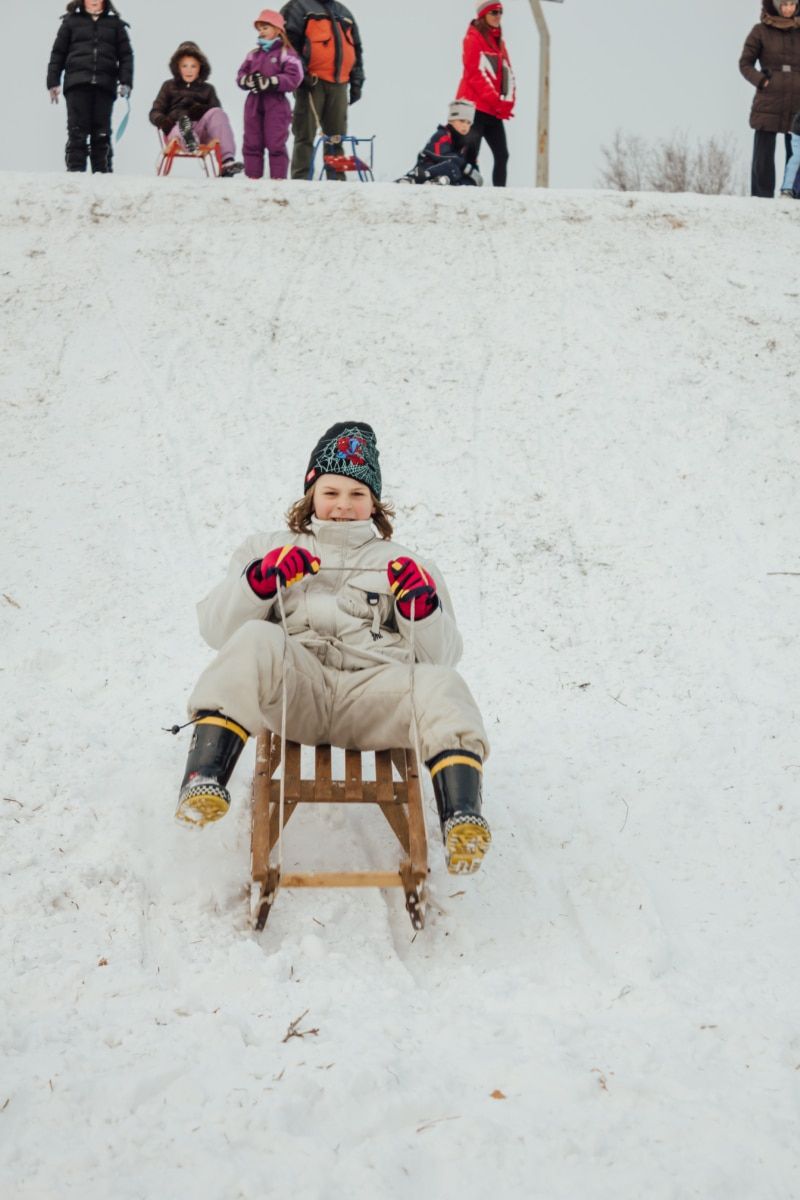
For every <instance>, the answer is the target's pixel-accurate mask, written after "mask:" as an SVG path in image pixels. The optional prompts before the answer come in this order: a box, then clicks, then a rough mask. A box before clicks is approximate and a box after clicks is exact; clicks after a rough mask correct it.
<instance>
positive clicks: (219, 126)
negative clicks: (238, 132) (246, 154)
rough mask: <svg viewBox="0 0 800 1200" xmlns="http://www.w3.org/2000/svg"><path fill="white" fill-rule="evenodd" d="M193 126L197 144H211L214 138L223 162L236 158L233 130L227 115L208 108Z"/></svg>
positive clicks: (222, 111)
mask: <svg viewBox="0 0 800 1200" xmlns="http://www.w3.org/2000/svg"><path fill="white" fill-rule="evenodd" d="M193 124H194V131H195V133H196V134H197V140H198V142H212V141H213V140H214V138H216V139H217V141H218V142H219V148H220V150H221V152H222V161H223V162H226V161H227V160H228V159H232V158H235V157H236V142H235V140H234V136H233V130H232V129H231V123H230V121H229V120H228V114H227V113H226V112H225V111H224V110H223V109H221V108H210V109H209V110H208V112H206V113H203V115H202V117H201V118H200V120H199V121H195V122H194V123H193Z"/></svg>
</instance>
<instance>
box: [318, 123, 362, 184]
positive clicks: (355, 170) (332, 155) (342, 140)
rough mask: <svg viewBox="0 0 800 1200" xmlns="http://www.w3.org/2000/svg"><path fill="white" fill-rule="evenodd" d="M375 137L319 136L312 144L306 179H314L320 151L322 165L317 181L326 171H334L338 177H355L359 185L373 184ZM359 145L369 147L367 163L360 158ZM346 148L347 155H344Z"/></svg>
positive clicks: (348, 135)
mask: <svg viewBox="0 0 800 1200" xmlns="http://www.w3.org/2000/svg"><path fill="white" fill-rule="evenodd" d="M375 137H376V135H375V134H373V135H372V137H368V138H358V137H352V136H351V135H350V134H342V135H341V136H337V137H326V136H325V134H320V136H319V137H318V138H317V140H316V141H315V142H314V153H313V154H312V156H311V166H310V168H309V172H308V178H309V179H313V178H314V173H315V171H316V169H317V154H318V152H319V150H320V149H321V150H322V165H321V167H320V170H319V175H318V176H317V178H318V179H323V178H324V177H325V173H326V171H336V172H337V174H340V175H347V174H354V175H357V176H358V180H359V183H373V182H374V180H375V176H374V173H373V171H374V167H375ZM361 145H367V146H369V161H367V159H365V158H361V157H360V155H359V152H358V147H359V146H361ZM348 148H349V150H350V153H349V154H348V153H346V150H347V149H348Z"/></svg>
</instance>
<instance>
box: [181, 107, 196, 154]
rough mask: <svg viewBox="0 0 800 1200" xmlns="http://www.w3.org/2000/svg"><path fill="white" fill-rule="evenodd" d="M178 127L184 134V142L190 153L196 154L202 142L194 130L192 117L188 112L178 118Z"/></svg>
mask: <svg viewBox="0 0 800 1200" xmlns="http://www.w3.org/2000/svg"><path fill="white" fill-rule="evenodd" d="M178 128H179V129H180V131H181V133H182V134H183V144H184V146H185V147H186V149H187V150H188V151H189V153H190V154H196V153H197V148H198V146H199V145H200V143H199V142H198V140H197V134H196V133H195V131H194V125H192V121H191V118H190V117H187V116H186V114H185V113H184V115H183V116H182V117H179V118H178Z"/></svg>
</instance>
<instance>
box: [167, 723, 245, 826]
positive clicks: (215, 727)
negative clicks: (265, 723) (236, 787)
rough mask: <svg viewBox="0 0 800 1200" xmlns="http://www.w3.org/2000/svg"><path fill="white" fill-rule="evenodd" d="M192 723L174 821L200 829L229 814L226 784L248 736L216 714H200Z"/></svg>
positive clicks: (229, 801)
mask: <svg viewBox="0 0 800 1200" xmlns="http://www.w3.org/2000/svg"><path fill="white" fill-rule="evenodd" d="M194 721H195V725H194V732H193V734H192V743H191V745H190V747H189V757H188V760H187V762H186V774H185V775H184V777H183V783H182V784H181V794H180V798H179V800H178V807H177V809H176V810H175V819H176V820H177V821H180V822H181V824H183V825H191V826H193V827H194V828H196V829H202V827H203V826H204V825H209V824H210V823H211V822H212V821H219V820H220V818H221V817H224V816H225V813H226V812H227V811H228V809H229V807H230V803H231V798H230V795H229V793H228V789H227V787H226V786H225V785H226V784H227V782H228V780H229V779H230V777H231V775H232V773H233V768H234V767H235V766H236V763H237V761H238V759H239V755H240V754H241V753H242V750H243V749H244V747H245V744H246V742H247V739H248V737H249V736H250V734H249V733H248V732H247V730H246V729H244V728H243V727H242V726H241V725H239V724H238V723H237V722H236V721H232V720H230V718H229V717H226V716H223V714H222V713H219V712H199V713H198V714H197V716H196V717H195V719H194Z"/></svg>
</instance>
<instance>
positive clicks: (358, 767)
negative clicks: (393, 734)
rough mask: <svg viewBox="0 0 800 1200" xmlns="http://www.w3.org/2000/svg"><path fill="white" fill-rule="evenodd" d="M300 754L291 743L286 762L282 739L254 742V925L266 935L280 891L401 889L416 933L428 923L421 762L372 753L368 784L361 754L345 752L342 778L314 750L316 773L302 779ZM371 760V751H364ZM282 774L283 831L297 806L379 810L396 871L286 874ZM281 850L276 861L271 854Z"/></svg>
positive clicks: (321, 751)
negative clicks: (391, 836)
mask: <svg viewBox="0 0 800 1200" xmlns="http://www.w3.org/2000/svg"><path fill="white" fill-rule="evenodd" d="M301 749H302V748H301V747H300V746H299V745H298V743H297V742H287V743H286V762H285V764H282V763H281V739H280V738H279V737H278V736H277V735H276V734H270V733H262V734H261V735H260V736H259V737H258V740H257V742H256V770H255V777H254V779H253V818H252V842H251V852H252V857H251V865H252V898H253V911H252V918H253V926H254V928H255V929H263V928H264V925H265V924H266V921H267V917H268V916H269V913H270V909H271V908H272V905H273V904H274V902H275V897H276V895H277V892H278V888H279V887H285V888H301V887H313V888H352V887H378V888H391V887H401V888H402V889H403V891H404V892H405V897H406V909H407V910H408V913H409V916H410V917H411V924H412V925H413V926H414V928H415V929H422V928H423V927H424V924H425V905H426V881H427V878H428V844H427V837H426V833H425V818H424V814H423V810H422V792H421V790H420V785H419V771H418V767H417V761H416V756H415V755H414V753H413V752H412V751H411V750H379V751H375V752H374V758H375V778H374V780H365V779H364V778H363V775H364V772H363V761H362V752H361V751H360V750H345V751H344V758H345V768H344V776H345V777H344V779H334V778H333V777H332V772H331V747H330V746H317V747H316V749H315V751H314V757H315V774H314V777H313V778H311V779H303V778H302V772H301ZM364 755H365V756H366V752H364ZM279 771H280V772H281V774H282V775H283V789H284V798H283V825H284V827H285V826H286V824H287V823H288V821H289V818H290V817H291V816H292V813H294V811H295V809H296V808H297V806H298V805H299V804H375V805H377V806H378V807H379V808H380V810H381V812H382V813H383V815H384V816H385V817H386V820H387V821H388V823H389V825H390V826H391V827H392V830H393V831H394V833H395V835H396V837H397V840H398V841H399V843H400V845H401V847H402V850H403V852H404V853H403V857H402V858H401V860H400V863H399V864H398V866H397V867H395V869H394V870H380V871H377V870H376V871H327V872H315V873H310V872H297V871H293V872H285V873H284V872H283V871H282V869H281V863H280V855H281V833H282V831H281V828H280V787H281V780H280V778H279V777H276V776H277V773H278V772H279ZM276 848H277V855H276V854H275V853H274V852H275V851H276Z"/></svg>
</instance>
